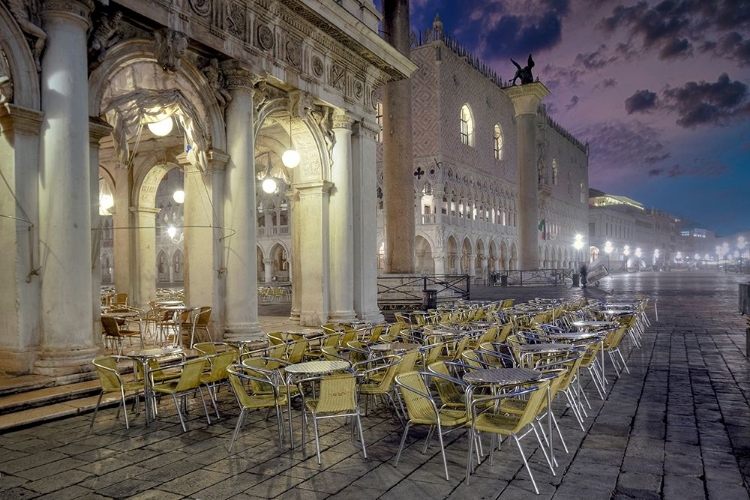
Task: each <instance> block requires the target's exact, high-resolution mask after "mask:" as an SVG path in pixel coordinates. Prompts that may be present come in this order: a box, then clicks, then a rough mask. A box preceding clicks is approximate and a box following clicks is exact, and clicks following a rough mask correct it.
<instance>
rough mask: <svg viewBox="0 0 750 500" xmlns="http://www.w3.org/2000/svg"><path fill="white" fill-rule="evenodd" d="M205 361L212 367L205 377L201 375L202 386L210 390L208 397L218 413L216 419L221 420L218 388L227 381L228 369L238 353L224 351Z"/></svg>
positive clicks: (207, 357) (205, 373) (204, 374)
mask: <svg viewBox="0 0 750 500" xmlns="http://www.w3.org/2000/svg"><path fill="white" fill-rule="evenodd" d="M205 359H207V360H208V362H209V364H210V365H211V367H210V370H209V371H208V372H203V375H201V384H203V385H205V386H206V389H207V390H208V395H209V397H210V398H211V403H212V404H213V406H214V411H215V412H216V418H221V415H219V406H218V405H217V404H216V388H217V386H218V385H221V384H223V383H225V382H226V381H227V367H228V366H229V365H231V364H232V363H234V362H235V361H236V360H237V352H236V351H234V350H229V351H224V352H221V353H217V354H213V355H211V356H206V358H205Z"/></svg>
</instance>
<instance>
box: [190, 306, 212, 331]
mask: <svg viewBox="0 0 750 500" xmlns="http://www.w3.org/2000/svg"><path fill="white" fill-rule="evenodd" d="M210 320H211V307H210V306H202V307H200V308H199V309H198V311H197V312H196V313H195V316H194V317H193V323H194V324H195V326H197V327H205V326H208V322H209V321H210Z"/></svg>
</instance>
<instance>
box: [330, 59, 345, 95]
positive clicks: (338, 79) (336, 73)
mask: <svg viewBox="0 0 750 500" xmlns="http://www.w3.org/2000/svg"><path fill="white" fill-rule="evenodd" d="M330 83H331V86H332V87H333V88H335V89H337V90H340V91H342V92H346V69H345V68H344V67H343V66H340V65H338V64H333V65H331V82H330Z"/></svg>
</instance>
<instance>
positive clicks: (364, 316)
mask: <svg viewBox="0 0 750 500" xmlns="http://www.w3.org/2000/svg"><path fill="white" fill-rule="evenodd" d="M360 319H361V320H362V321H369V322H370V323H372V324H373V325H378V324H380V323H385V317H384V316H383V314H382V313H381V312H380V311H362V313H361V314H360Z"/></svg>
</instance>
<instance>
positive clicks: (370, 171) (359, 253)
mask: <svg viewBox="0 0 750 500" xmlns="http://www.w3.org/2000/svg"><path fill="white" fill-rule="evenodd" d="M379 129H380V127H378V125H377V123H375V121H374V120H369V119H367V118H362V119H361V120H360V121H359V122H358V123H357V124H355V127H354V129H353V134H352V195H353V197H354V206H353V215H354V219H353V220H354V230H353V234H354V236H353V240H354V311H355V313H356V315H357V317H359V318H360V319H363V320H366V321H371V322H372V323H381V322H383V321H384V319H383V315H382V314H381V313H380V309H378V293H377V292H378V286H377V283H378V217H377V210H378V197H377V191H378V179H377V169H376V168H375V163H376V158H377V144H376V142H375V138H376V136H377V133H378V131H379Z"/></svg>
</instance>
